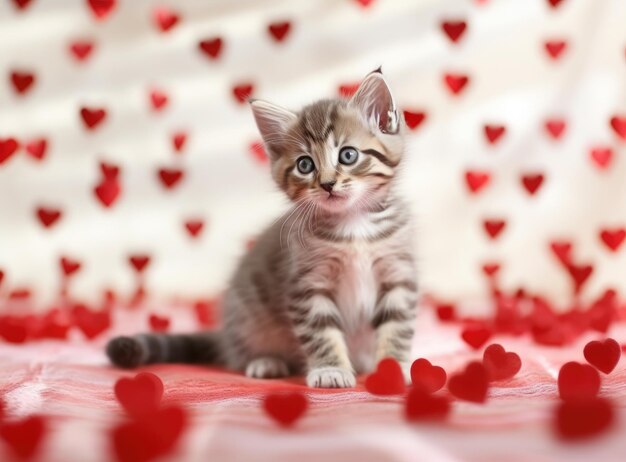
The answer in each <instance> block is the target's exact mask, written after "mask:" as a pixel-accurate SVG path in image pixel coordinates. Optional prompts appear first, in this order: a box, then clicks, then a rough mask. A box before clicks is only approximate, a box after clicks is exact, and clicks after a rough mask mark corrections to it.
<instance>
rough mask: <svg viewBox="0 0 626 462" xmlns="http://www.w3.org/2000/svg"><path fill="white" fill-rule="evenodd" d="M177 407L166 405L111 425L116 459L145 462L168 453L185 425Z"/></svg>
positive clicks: (184, 419)
mask: <svg viewBox="0 0 626 462" xmlns="http://www.w3.org/2000/svg"><path fill="white" fill-rule="evenodd" d="M188 421H189V418H188V417H187V413H186V412H185V410H184V409H183V408H181V407H176V406H170V407H166V408H163V409H159V410H156V411H155V412H153V413H150V414H149V415H146V416H143V417H141V418H135V419H133V420H130V421H127V422H123V423H121V424H119V425H117V426H116V427H115V428H113V430H112V432H111V439H112V444H113V450H114V452H115V455H116V457H117V460H119V461H120V462H148V461H151V460H155V459H160V458H162V457H163V456H166V455H168V454H170V453H171V452H172V451H173V450H174V448H175V446H176V443H177V442H178V441H179V439H180V437H181V436H182V434H183V432H184V431H185V428H186V427H187V425H188Z"/></svg>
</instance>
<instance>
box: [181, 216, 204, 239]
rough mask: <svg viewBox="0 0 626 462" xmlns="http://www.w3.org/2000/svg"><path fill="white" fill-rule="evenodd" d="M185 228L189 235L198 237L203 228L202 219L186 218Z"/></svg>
mask: <svg viewBox="0 0 626 462" xmlns="http://www.w3.org/2000/svg"><path fill="white" fill-rule="evenodd" d="M185 228H186V229H187V232H188V233H189V235H190V236H191V237H198V236H199V235H200V233H201V232H202V229H203V228H204V220H187V221H186V222H185Z"/></svg>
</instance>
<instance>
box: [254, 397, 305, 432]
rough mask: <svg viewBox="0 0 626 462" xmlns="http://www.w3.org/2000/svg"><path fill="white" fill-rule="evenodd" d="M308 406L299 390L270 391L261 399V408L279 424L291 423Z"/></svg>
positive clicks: (289, 424) (287, 424) (300, 415)
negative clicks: (287, 391)
mask: <svg viewBox="0 0 626 462" xmlns="http://www.w3.org/2000/svg"><path fill="white" fill-rule="evenodd" d="M308 407H309V400H308V399H307V397H306V396H305V395H304V394H302V393H299V392H291V393H271V394H268V395H266V396H265V398H264V399H263V409H265V412H266V413H267V414H268V415H269V416H270V417H271V418H272V419H274V420H275V421H276V422H278V423H279V424H280V425H282V426H285V427H288V426H291V425H293V424H294V423H295V422H296V421H297V420H298V419H299V418H300V417H302V415H303V414H304V413H305V412H306V410H307V408H308Z"/></svg>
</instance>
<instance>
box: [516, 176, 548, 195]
mask: <svg viewBox="0 0 626 462" xmlns="http://www.w3.org/2000/svg"><path fill="white" fill-rule="evenodd" d="M521 180H522V185H523V186H524V189H526V191H528V194H530V195H531V196H532V195H534V194H535V193H536V192H537V191H538V190H539V188H541V185H542V184H543V180H544V175H543V173H528V174H526V175H522V178H521Z"/></svg>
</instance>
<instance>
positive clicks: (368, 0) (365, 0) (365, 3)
mask: <svg viewBox="0 0 626 462" xmlns="http://www.w3.org/2000/svg"><path fill="white" fill-rule="evenodd" d="M355 1H356V2H357V3H358V4H359V5H361V6H362V7H363V8H368V7H370V6H371V5H372V4H373V3H374V0H355Z"/></svg>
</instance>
